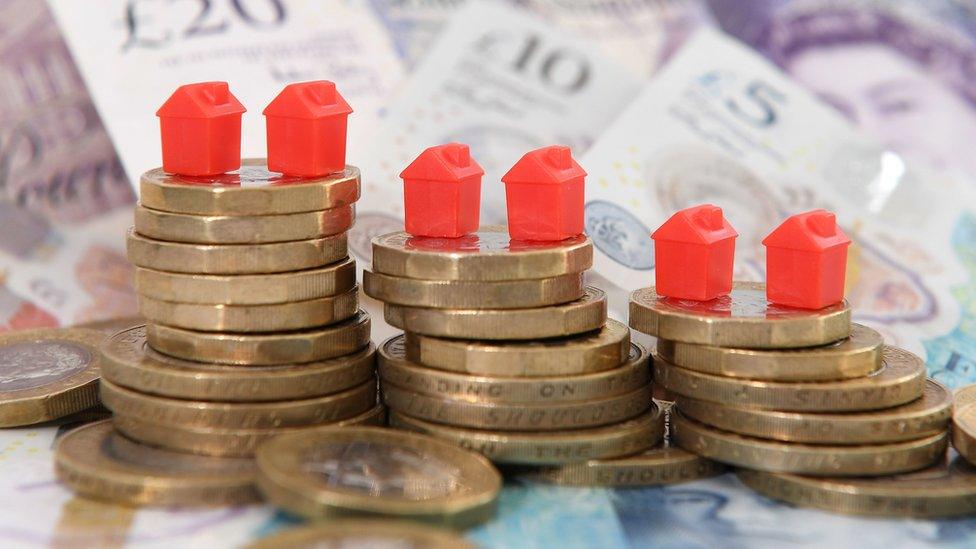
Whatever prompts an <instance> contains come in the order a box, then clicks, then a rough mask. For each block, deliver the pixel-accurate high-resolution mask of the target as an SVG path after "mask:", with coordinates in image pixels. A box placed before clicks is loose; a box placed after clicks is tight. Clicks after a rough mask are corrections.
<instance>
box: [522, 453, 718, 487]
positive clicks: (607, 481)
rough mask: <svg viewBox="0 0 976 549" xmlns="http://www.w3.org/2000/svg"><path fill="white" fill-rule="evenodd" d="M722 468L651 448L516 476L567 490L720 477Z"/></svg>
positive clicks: (711, 462) (532, 470) (692, 455)
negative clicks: (576, 487) (632, 454)
mask: <svg viewBox="0 0 976 549" xmlns="http://www.w3.org/2000/svg"><path fill="white" fill-rule="evenodd" d="M725 471H726V467H725V465H722V464H721V463H719V462H717V461H712V460H710V459H705V458H703V457H699V456H697V455H695V454H692V453H691V452H686V451H685V450H682V449H681V448H663V447H658V448H652V449H650V450H647V451H646V452H644V453H642V454H637V455H636V456H629V457H622V458H616V459H591V460H589V461H583V462H580V463H570V464H566V465H560V466H550V467H535V468H532V469H519V470H518V471H516V472H515V474H516V475H517V476H519V477H521V478H526V479H531V480H535V481H540V482H548V483H552V484H561V485H566V486H616V487H622V486H659V485H662V484H678V483H682V482H691V481H693V480H699V479H703V478H708V477H713V476H716V475H720V474H722V473H724V472H725Z"/></svg>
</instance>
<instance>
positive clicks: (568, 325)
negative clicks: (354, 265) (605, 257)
mask: <svg viewBox="0 0 976 549" xmlns="http://www.w3.org/2000/svg"><path fill="white" fill-rule="evenodd" d="M592 257H593V249H592V244H591V242H590V240H589V239H588V238H586V237H585V236H579V237H575V238H570V239H566V240H562V241H559V242H518V241H512V240H510V239H509V235H508V233H507V231H506V230H505V229H504V228H485V229H482V230H481V231H480V232H478V233H475V234H471V235H467V236H464V237H461V238H429V237H414V236H411V235H409V234H407V233H404V232H397V233H391V234H387V235H382V236H379V237H376V238H374V239H373V271H372V272H369V271H367V272H365V273H364V278H363V284H364V290H365V292H366V294H367V295H370V296H372V297H374V298H376V299H379V300H381V301H383V302H385V317H386V320H387V322H389V323H390V324H391V325H393V326H396V327H398V328H401V329H403V330H404V332H405V333H404V334H403V335H400V336H395V337H393V338H391V339H389V340H387V341H386V342H384V343H383V344H382V345H381V346H380V349H379V374H380V385H381V393H382V395H383V399H384V401H385V403H386V405H387V407H388V408H389V409H390V410H391V414H390V419H391V423H392V425H393V426H395V427H399V428H403V429H411V430H417V431H421V432H425V433H427V434H430V435H432V436H435V437H438V438H443V439H447V440H451V441H453V442H455V443H458V444H459V445H461V446H463V447H467V448H470V449H473V450H476V451H479V452H481V453H483V454H484V455H486V456H487V457H488V458H489V459H491V460H493V461H495V462H497V463H511V464H558V463H568V462H577V461H581V460H587V459H598V458H609V457H619V456H624V455H631V454H634V453H637V452H640V451H642V450H644V449H645V448H648V447H649V446H651V445H653V444H655V443H656V442H657V441H659V440H660V438H661V428H660V425H661V421H660V413H659V411H658V410H657V409H656V407H655V405H654V404H653V402H652V399H651V386H650V381H651V375H650V368H649V364H648V358H649V355H648V353H647V352H646V351H645V350H644V349H643V348H642V347H640V346H639V345H636V344H632V343H631V342H630V330H629V329H628V328H627V327H626V326H624V325H623V324H621V323H619V322H616V321H613V320H607V309H606V298H605V296H604V294H603V292H602V291H600V290H599V289H596V288H593V287H585V286H584V285H583V273H584V271H585V270H586V269H588V268H589V267H590V265H591V264H592Z"/></svg>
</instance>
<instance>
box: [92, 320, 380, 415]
mask: <svg viewBox="0 0 976 549" xmlns="http://www.w3.org/2000/svg"><path fill="white" fill-rule="evenodd" d="M375 354H376V352H375V348H373V347H372V346H369V347H367V348H365V349H363V350H361V351H359V352H357V353H354V354H352V355H348V356H343V357H339V358H334V359H331V360H325V361H320V362H309V363H304V364H290V365H283V366H263V367H262V366H225V365H218V364H209V363H202V362H191V361H188V360H182V359H178V358H173V357H169V356H166V355H164V354H161V353H158V352H156V351H154V350H153V349H152V348H150V347H149V345H148V344H147V343H146V328H145V326H139V327H136V328H131V329H129V330H126V331H124V332H120V333H118V334H115V335H114V336H112V337H111V338H110V339H109V340H108V341H106V342H105V343H104V344H103V345H102V377H103V378H104V379H107V380H108V381H110V382H111V383H114V384H115V385H120V386H122V387H125V388H127V389H132V390H133V391H137V392H141V393H148V394H151V395H159V396H164V397H172V398H180V399H187V400H208V401H219V402H261V401H282V400H297V399H306V398H314V397H318V396H323V395H329V394H334V393H338V392H341V391H345V390H347V389H351V388H353V387H356V386H358V385H362V384H363V383H365V382H367V381H369V380H370V379H371V378H372V377H373V375H374V372H375Z"/></svg>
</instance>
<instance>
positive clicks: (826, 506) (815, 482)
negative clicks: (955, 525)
mask: <svg viewBox="0 0 976 549" xmlns="http://www.w3.org/2000/svg"><path fill="white" fill-rule="evenodd" d="M738 475H739V479H740V480H741V481H742V482H743V484H745V485H746V486H748V487H750V488H752V489H753V490H755V491H757V492H759V493H760V494H762V495H764V496H767V497H770V498H773V499H778V500H781V501H785V502H787V503H791V504H793V505H797V506H799V507H813V508H815V509H823V510H825V511H829V512H832V513H845V514H851V515H867V516H876V517H917V518H936V517H957V516H963V515H972V514H974V513H976V467H973V466H972V465H970V464H969V463H966V461H965V460H963V459H961V458H959V457H956V458H954V459H952V460H951V461H948V460H945V459H942V460H940V461H939V463H938V464H937V465H935V466H932V467H929V468H926V469H922V470H920V471H916V472H914V473H907V474H902V475H896V476H888V477H878V478H813V477H804V476H799V475H790V474H784V473H762V472H759V471H747V470H744V469H741V470H739V472H738Z"/></svg>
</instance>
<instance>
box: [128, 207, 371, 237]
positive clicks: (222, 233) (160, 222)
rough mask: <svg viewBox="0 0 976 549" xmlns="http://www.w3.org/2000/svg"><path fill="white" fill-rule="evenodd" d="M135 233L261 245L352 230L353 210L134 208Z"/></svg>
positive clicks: (347, 208)
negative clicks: (287, 211) (272, 212)
mask: <svg viewBox="0 0 976 549" xmlns="http://www.w3.org/2000/svg"><path fill="white" fill-rule="evenodd" d="M135 211H136V213H135V228H136V232H137V233H139V234H141V235H143V236H146V237H149V238H155V239H158V240H172V241H175V242H193V243H199V244H264V243H268V242H287V241H289V240H308V239H312V238H319V237H323V236H329V235H333V234H339V233H344V232H346V231H348V230H349V228H350V227H352V222H353V219H354V218H355V216H356V213H355V212H356V211H355V209H354V208H353V206H340V207H338V208H332V209H331V210H315V211H310V212H302V213H293V214H278V215H250V216H244V215H234V216H226V215H186V214H177V213H171V212H161V211H159V210H151V209H149V208H146V207H143V206H136V210H135Z"/></svg>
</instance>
